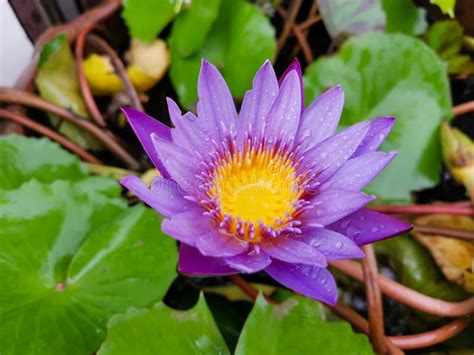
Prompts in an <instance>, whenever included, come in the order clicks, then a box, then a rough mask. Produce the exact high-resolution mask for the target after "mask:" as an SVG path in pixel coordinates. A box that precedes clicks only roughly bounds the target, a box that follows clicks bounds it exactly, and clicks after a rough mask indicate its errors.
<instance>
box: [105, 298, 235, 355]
mask: <svg viewBox="0 0 474 355" xmlns="http://www.w3.org/2000/svg"><path fill="white" fill-rule="evenodd" d="M98 354H99V355H122V354H123V355H125V354H156V355H160V354H222V355H224V354H229V350H228V349H227V346H226V344H225V342H224V339H223V338H222V335H221V334H220V333H219V330H218V329H217V326H216V323H215V322H214V319H213V318H212V315H211V313H210V312H209V308H208V307H207V305H206V301H205V300H204V296H203V295H202V294H201V296H200V297H199V301H198V303H197V304H196V305H195V306H194V307H193V308H192V309H190V310H187V311H177V310H173V309H171V308H169V307H168V306H166V305H165V304H164V303H157V304H155V305H154V306H153V307H152V308H150V309H135V308H132V309H130V310H128V311H127V312H126V313H125V314H118V315H115V316H114V317H113V318H112V319H111V320H110V321H109V324H108V335H107V340H106V341H105V343H104V344H103V345H102V347H101V348H100V350H99V352H98Z"/></svg>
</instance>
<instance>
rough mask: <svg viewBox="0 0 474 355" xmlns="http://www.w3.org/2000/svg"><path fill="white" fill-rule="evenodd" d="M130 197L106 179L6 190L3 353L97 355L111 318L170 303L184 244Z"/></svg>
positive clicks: (0, 319) (1, 248)
mask: <svg viewBox="0 0 474 355" xmlns="http://www.w3.org/2000/svg"><path fill="white" fill-rule="evenodd" d="M120 191H121V189H120V188H119V186H118V185H117V184H116V183H115V182H114V181H113V180H112V179H109V178H103V177H95V178H86V179H83V180H80V181H78V182H71V181H64V180H58V181H56V182H53V183H51V184H48V185H47V184H42V183H40V182H38V181H34V180H32V181H29V182H27V183H25V184H23V185H22V186H21V187H20V188H19V189H17V190H9V191H0V225H1V226H2V228H0V344H2V345H1V349H2V353H5V354H12V353H15V354H41V355H45V354H87V353H89V354H90V353H92V352H94V351H96V350H97V349H98V348H99V346H100V344H101V342H102V341H103V339H104V337H105V327H106V323H107V320H108V319H109V317H110V316H112V315H113V314H114V313H117V312H122V311H124V310H126V309H127V308H128V307H130V306H136V307H144V306H148V305H150V304H152V303H153V302H156V301H157V300H160V299H161V298H162V297H163V295H164V294H165V292H166V291H167V289H168V287H169V285H170V284H171V282H172V281H173V280H174V278H175V276H176V272H175V267H176V261H177V252H176V246H175V243H174V242H173V241H172V239H171V238H167V237H165V236H164V235H163V234H162V233H161V232H160V218H159V217H158V215H157V214H156V213H155V212H153V211H152V210H149V209H146V208H145V207H143V206H136V207H134V208H131V209H128V208H127V207H126V204H125V203H124V201H122V200H121V199H120V198H118V196H119V193H120ZM26 335H27V336H28V337H27V338H25V336H26Z"/></svg>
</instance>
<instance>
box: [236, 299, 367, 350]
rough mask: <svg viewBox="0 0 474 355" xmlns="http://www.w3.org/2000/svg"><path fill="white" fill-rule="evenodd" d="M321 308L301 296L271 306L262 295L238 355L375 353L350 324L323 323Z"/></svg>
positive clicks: (364, 338) (248, 321) (245, 327)
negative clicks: (312, 352)
mask: <svg viewBox="0 0 474 355" xmlns="http://www.w3.org/2000/svg"><path fill="white" fill-rule="evenodd" d="M320 306H321V305H320V304H319V303H317V302H314V301H313V300H310V299H307V298H303V297H300V296H295V297H291V298H289V299H287V300H286V301H285V302H283V303H282V304H280V305H271V304H268V303H267V301H266V300H265V298H264V297H263V296H262V295H260V296H259V297H258V299H257V301H256V302H255V305H254V307H253V310H252V312H251V313H250V315H249V317H248V318H247V321H246V322H245V325H244V328H243V329H242V333H241V334H240V338H239V342H238V343H237V349H236V351H235V354H236V355H241V354H265V355H270V354H275V355H277V354H288V355H291V354H295V355H296V354H304V353H307V352H308V351H309V352H311V351H314V352H315V353H317V354H320V355H325V354H328V355H333V354H360V355H362V354H373V351H372V347H371V345H370V343H369V340H368V339H367V337H366V336H365V335H361V334H355V333H354V332H353V331H352V329H351V326H350V324H349V323H347V322H343V321H339V322H326V321H324V320H322V319H321V317H320V310H319V307H320Z"/></svg>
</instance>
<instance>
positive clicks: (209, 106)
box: [197, 60, 237, 142]
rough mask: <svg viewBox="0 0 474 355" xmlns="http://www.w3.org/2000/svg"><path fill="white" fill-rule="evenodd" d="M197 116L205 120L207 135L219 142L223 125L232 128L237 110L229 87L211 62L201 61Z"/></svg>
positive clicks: (231, 129)
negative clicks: (206, 122)
mask: <svg viewBox="0 0 474 355" xmlns="http://www.w3.org/2000/svg"><path fill="white" fill-rule="evenodd" d="M198 95H199V102H198V104H197V113H198V117H199V119H201V120H207V121H208V122H209V124H208V125H207V127H208V132H205V133H206V134H207V135H208V136H210V137H212V138H214V139H215V140H216V141H218V142H220V141H221V140H222V139H223V138H224V133H225V132H224V131H223V127H222V125H224V126H225V127H226V128H227V130H228V131H231V132H232V131H233V130H234V125H235V123H236V121H237V111H236V110H235V104H234V101H233V99H232V95H231V93H230V91H229V88H228V86H227V84H226V82H225V80H224V78H223V77H222V75H221V73H219V71H218V70H217V69H216V67H214V66H213V65H212V64H211V63H209V62H208V61H206V60H203V61H202V64H201V71H200V73H199V79H198Z"/></svg>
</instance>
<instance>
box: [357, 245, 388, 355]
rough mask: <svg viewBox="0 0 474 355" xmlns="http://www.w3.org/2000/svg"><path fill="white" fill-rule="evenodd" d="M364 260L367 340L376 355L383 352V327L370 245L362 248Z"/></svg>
mask: <svg viewBox="0 0 474 355" xmlns="http://www.w3.org/2000/svg"><path fill="white" fill-rule="evenodd" d="M362 249H363V251H364V253H365V258H364V259H363V260H362V271H363V275H364V283H365V293H366V298H367V305H368V308H369V309H368V313H369V338H370V342H371V343H372V345H373V347H374V350H375V352H376V353H378V354H382V353H383V352H384V338H385V334H384V327H383V308H382V295H381V293H380V288H379V285H378V282H377V275H378V272H377V261H376V260H375V253H374V250H373V248H372V246H371V245H364V246H363V247H362Z"/></svg>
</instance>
